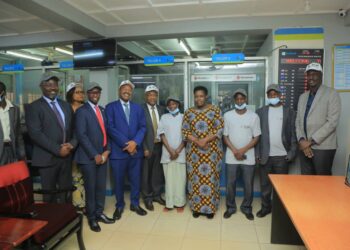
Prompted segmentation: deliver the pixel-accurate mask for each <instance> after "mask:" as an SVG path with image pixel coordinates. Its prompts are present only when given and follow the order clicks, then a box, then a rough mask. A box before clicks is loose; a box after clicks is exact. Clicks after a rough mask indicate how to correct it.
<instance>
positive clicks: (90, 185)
mask: <svg viewBox="0 0 350 250" xmlns="http://www.w3.org/2000/svg"><path fill="white" fill-rule="evenodd" d="M79 166H80V168H81V172H82V174H83V179H84V188H85V197H86V212H87V218H88V219H89V220H95V219H96V217H98V216H100V215H101V214H102V213H103V210H104V207H105V197H106V178H107V164H106V163H105V164H103V165H96V164H94V163H91V164H79Z"/></svg>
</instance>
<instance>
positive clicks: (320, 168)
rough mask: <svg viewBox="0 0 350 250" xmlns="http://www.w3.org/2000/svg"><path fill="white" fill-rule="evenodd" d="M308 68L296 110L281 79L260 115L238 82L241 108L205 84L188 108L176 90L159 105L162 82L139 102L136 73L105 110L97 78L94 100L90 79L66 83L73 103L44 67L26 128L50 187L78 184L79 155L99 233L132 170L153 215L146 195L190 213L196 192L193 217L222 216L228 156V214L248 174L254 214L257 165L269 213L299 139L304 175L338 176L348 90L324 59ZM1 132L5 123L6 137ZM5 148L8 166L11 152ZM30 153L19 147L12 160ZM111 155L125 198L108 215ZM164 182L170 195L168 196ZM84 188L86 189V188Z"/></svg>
mask: <svg viewBox="0 0 350 250" xmlns="http://www.w3.org/2000/svg"><path fill="white" fill-rule="evenodd" d="M305 72H306V75H307V83H308V89H309V90H308V91H307V92H305V93H304V94H302V95H301V97H300V100H299V103H298V111H297V113H295V112H294V110H292V109H291V108H289V107H286V106H284V105H283V104H282V101H281V95H282V92H281V89H280V87H279V85H277V84H271V85H269V86H268V88H267V91H266V94H267V100H268V105H266V106H264V107H262V108H260V109H258V110H257V111H256V113H254V112H252V111H250V110H248V109H247V104H248V95H247V93H246V91H245V90H244V89H238V90H236V91H235V92H234V93H233V99H234V106H235V109H234V110H231V111H228V112H226V113H225V114H224V116H222V115H221V111H220V109H219V108H218V107H216V106H214V105H212V104H209V103H208V90H207V89H206V88H205V87H203V86H197V87H195V88H194V90H193V94H194V104H195V105H194V107H191V108H189V109H187V110H186V111H185V112H184V114H181V113H180V109H179V106H180V101H179V99H178V98H177V97H169V98H168V99H167V100H166V109H167V111H168V112H167V113H165V110H164V109H163V108H162V107H160V106H159V105H157V101H158V93H159V90H158V88H157V87H156V86H155V85H149V86H147V87H146V89H145V100H146V101H145V104H144V105H139V104H136V103H134V102H132V101H131V97H132V93H133V90H134V88H135V86H134V84H133V83H132V82H130V81H128V80H126V81H123V82H121V84H120V85H119V100H117V101H114V102H112V103H109V104H108V105H107V106H106V109H104V108H103V107H101V106H99V105H98V102H99V99H100V96H101V92H102V88H101V86H100V85H99V84H98V83H95V82H92V83H89V84H87V86H84V87H85V89H86V94H87V99H88V101H87V102H85V103H84V101H83V100H84V96H83V94H84V91H83V88H82V86H79V85H76V84H72V85H70V86H68V88H67V89H68V93H67V100H68V101H70V103H71V106H70V105H69V104H68V103H66V102H64V101H62V100H59V99H57V94H58V82H59V79H58V78H57V77H56V76H53V75H50V74H44V75H43V77H42V79H41V83H40V87H41V90H42V93H43V97H42V98H40V99H38V100H36V101H34V102H33V103H31V104H30V105H29V107H28V108H27V110H26V125H27V130H28V133H29V135H30V137H31V139H32V141H33V144H34V149H33V156H32V165H33V166H34V167H38V169H39V172H40V176H41V182H42V187H43V188H44V189H49V190H55V189H57V188H58V189H64V190H69V189H70V188H71V185H72V168H71V166H72V163H71V159H72V158H74V161H75V162H76V164H77V165H76V166H74V169H75V170H74V172H73V176H74V180H75V181H74V182H75V183H83V185H84V189H85V201H86V213H87V217H88V222H89V226H90V228H91V230H93V231H96V232H99V231H100V230H101V228H100V226H99V224H98V222H102V223H114V222H115V220H118V219H120V218H121V217H122V214H123V211H124V207H125V201H124V186H125V185H124V181H125V177H128V180H129V182H130V187H131V190H130V210H131V211H134V212H135V213H137V214H138V215H141V216H144V215H146V214H147V212H146V210H144V209H143V208H142V207H141V206H140V201H139V200H140V196H141V197H142V198H143V201H144V205H145V207H146V209H147V210H149V211H152V210H154V206H153V202H157V203H159V204H161V205H164V206H165V207H164V211H165V212H167V211H169V210H171V209H176V210H177V211H178V212H182V211H183V209H184V206H185V204H186V200H187V199H186V190H187V193H188V201H189V205H190V209H191V210H192V215H193V217H195V218H197V217H199V216H201V215H204V216H206V217H207V218H209V219H211V218H213V217H214V215H215V213H216V211H217V209H218V206H219V204H220V189H219V188H220V171H221V167H222V165H223V163H224V162H225V163H226V166H227V167H226V171H227V172H226V211H225V213H224V218H230V217H231V216H232V214H234V213H235V212H236V210H237V206H236V201H235V195H236V182H237V179H238V177H239V175H242V179H243V188H244V199H243V202H242V204H241V205H240V210H241V211H242V212H243V213H244V214H245V216H246V217H247V219H249V220H253V219H254V215H253V213H252V201H253V180H254V173H255V166H256V165H257V164H258V166H259V167H258V169H259V171H260V184H261V194H262V205H261V209H260V210H259V211H258V213H257V214H256V216H258V217H264V216H266V215H267V214H269V213H270V212H271V192H272V187H271V183H270V181H269V178H268V174H270V173H275V174H287V173H288V171H289V164H290V162H292V161H293V160H294V158H295V156H296V155H297V152H298V150H297V149H298V145H299V149H300V162H301V173H302V174H331V168H332V163H333V159H334V155H335V151H336V147H337V145H336V127H337V124H338V121H339V115H340V97H339V95H338V94H337V92H336V91H334V90H333V89H331V88H328V87H326V86H324V85H322V74H323V72H322V67H321V65H320V64H318V63H311V64H310V65H308V66H307V68H306V71H305ZM1 88H2V89H1ZM5 93H6V90H5ZM0 97H1V98H3V99H0V106H1V107H2V109H1V108H0V115H2V112H4V110H5V109H4V108H3V104H2V103H3V102H4V91H3V87H2V85H1V84H0ZM5 106H6V105H5ZM73 113H74V115H73ZM0 117H1V122H2V124H4V123H3V118H2V116H0ZM11 117H12V116H11ZM5 124H6V123H5ZM16 124H17V123H16ZM3 130H4V129H3ZM5 130H6V129H5ZM5 130H4V131H5ZM11 131H12V130H11ZM1 132H2V130H1V129H0V136H2V134H1ZM13 132H14V133H17V132H16V131H15V130H14V131H13ZM0 138H2V137H0ZM4 138H8V136H7V137H4ZM3 141H4V142H6V143H8V142H7V141H6V140H3ZM9 142H10V144H11V145H14V148H16V149H17V148H18V149H20V148H21V147H16V146H19V145H21V144H20V143H19V144H18V143H17V141H16V140H15V138H14V137H11V138H10V140H9ZM223 142H224V144H225V145H226V150H225V152H224V145H223ZM3 145H4V147H6V145H7V144H5V143H3ZM0 146H1V145H0ZM0 149H1V148H0ZM0 153H1V158H0V160H1V162H2V164H4V163H3V162H4V160H3V159H5V158H6V157H7V158H8V156H7V155H8V154H7V153H3V152H2V151H0ZM4 154H5V155H6V156H3V155H4ZM224 155H225V159H224ZM21 156H22V154H21V150H18V153H17V152H15V153H14V155H13V158H16V157H17V158H21ZM108 160H109V163H110V166H111V169H112V173H113V179H114V193H115V196H116V209H115V212H114V214H113V218H109V217H107V216H106V215H105V214H104V213H103V209H104V201H105V187H106V175H107V174H106V173H107V162H108ZM78 169H80V171H81V173H82V175H81V174H80V172H79V170H78ZM81 178H82V179H83V180H81ZM164 187H165V200H163V198H162V196H161V194H162V190H163V189H164ZM78 196H79V197H83V196H84V193H83V191H82V192H80V193H79V195H78ZM44 200H45V201H49V202H71V200H72V197H71V196H70V192H66V193H63V194H59V195H46V196H45V197H44ZM83 200H84V199H83Z"/></svg>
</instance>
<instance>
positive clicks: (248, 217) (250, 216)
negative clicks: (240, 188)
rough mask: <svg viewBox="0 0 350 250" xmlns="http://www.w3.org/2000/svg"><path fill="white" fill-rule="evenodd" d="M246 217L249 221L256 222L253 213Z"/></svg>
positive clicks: (246, 214) (247, 214)
mask: <svg viewBox="0 0 350 250" xmlns="http://www.w3.org/2000/svg"><path fill="white" fill-rule="evenodd" d="M244 215H245V217H246V218H247V219H248V220H254V214H252V213H244Z"/></svg>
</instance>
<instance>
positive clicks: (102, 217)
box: [96, 214, 115, 224]
mask: <svg viewBox="0 0 350 250" xmlns="http://www.w3.org/2000/svg"><path fill="white" fill-rule="evenodd" d="M96 220H97V221H98V222H102V223H105V224H113V223H114V222H115V220H113V219H112V218H108V217H107V216H106V215H105V214H101V215H100V216H97V218H96Z"/></svg>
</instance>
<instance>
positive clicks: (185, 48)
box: [179, 39, 191, 56]
mask: <svg viewBox="0 0 350 250" xmlns="http://www.w3.org/2000/svg"><path fill="white" fill-rule="evenodd" d="M179 44H180V46H181V47H182V48H183V49H184V51H186V53H187V55H189V56H190V55H191V52H190V49H189V48H188V47H187V45H186V44H185V43H184V42H183V41H182V40H181V39H180V40H179Z"/></svg>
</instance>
